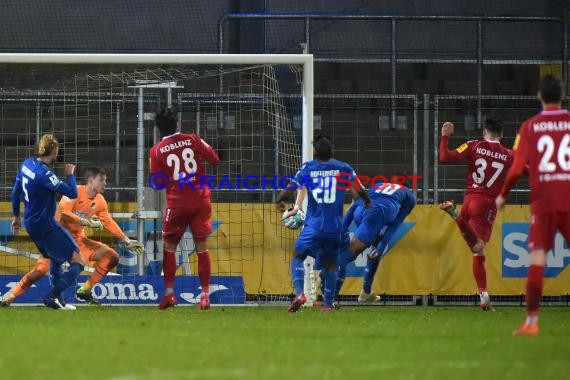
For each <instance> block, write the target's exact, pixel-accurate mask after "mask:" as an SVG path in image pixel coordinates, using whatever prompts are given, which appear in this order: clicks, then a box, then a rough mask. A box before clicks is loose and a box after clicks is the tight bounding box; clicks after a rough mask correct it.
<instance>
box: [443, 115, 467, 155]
mask: <svg viewBox="0 0 570 380" xmlns="http://www.w3.org/2000/svg"><path fill="white" fill-rule="evenodd" d="M454 131H455V125H453V123H451V122H449V121H447V122H445V123H443V126H442V127H441V138H440V139H439V162H441V163H442V164H446V163H452V162H459V161H463V160H464V159H466V158H467V154H468V151H469V149H468V148H469V146H468V145H467V144H462V145H461V146H460V147H459V148H457V149H454V150H449V137H450V136H452V135H453V132H454Z"/></svg>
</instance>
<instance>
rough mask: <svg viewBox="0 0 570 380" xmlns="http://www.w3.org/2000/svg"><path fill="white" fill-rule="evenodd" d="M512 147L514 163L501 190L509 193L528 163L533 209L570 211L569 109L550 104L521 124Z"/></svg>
mask: <svg viewBox="0 0 570 380" xmlns="http://www.w3.org/2000/svg"><path fill="white" fill-rule="evenodd" d="M513 148H514V150H515V163H514V164H513V167H512V169H511V171H510V172H509V174H508V177H507V181H506V182H505V186H504V188H503V191H502V192H501V194H502V195H503V196H504V197H506V195H507V194H508V192H509V190H510V189H511V188H512V187H513V186H514V184H515V183H516V181H517V180H518V178H519V177H520V175H521V173H522V170H523V169H522V168H524V166H526V165H528V168H529V174H530V192H531V211H532V212H533V213H543V212H570V202H569V201H568V197H569V196H570V113H568V111H567V110H564V109H560V107H558V106H553V107H547V108H546V109H545V110H544V111H542V112H541V113H540V114H538V115H536V116H534V117H532V118H530V119H529V120H527V121H525V122H524V123H523V124H522V126H521V128H520V129H519V133H518V135H517V138H516V140H515V144H514V146H513Z"/></svg>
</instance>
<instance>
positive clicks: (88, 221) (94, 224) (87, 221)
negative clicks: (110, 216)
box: [79, 216, 103, 231]
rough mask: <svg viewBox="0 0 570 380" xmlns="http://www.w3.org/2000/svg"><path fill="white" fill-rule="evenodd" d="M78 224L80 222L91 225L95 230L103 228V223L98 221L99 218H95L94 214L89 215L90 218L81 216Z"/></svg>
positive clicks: (83, 224) (87, 225)
mask: <svg viewBox="0 0 570 380" xmlns="http://www.w3.org/2000/svg"><path fill="white" fill-rule="evenodd" d="M79 224H81V225H82V226H86V227H91V228H93V229H94V230H96V231H102V230H103V224H102V223H101V222H100V221H99V218H97V217H96V216H93V217H91V219H85V218H82V219H81V220H80V221H79Z"/></svg>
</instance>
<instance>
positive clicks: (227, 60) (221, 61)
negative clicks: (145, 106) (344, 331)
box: [0, 53, 315, 304]
mask: <svg viewBox="0 0 570 380" xmlns="http://www.w3.org/2000/svg"><path fill="white" fill-rule="evenodd" d="M0 64H133V65H135V64H149V65H150V64H165V65H168V64H172V65H185V64H197V65H206V64H207V65H232V64H236V65H239V64H242V65H248V64H249V65H255V64H260V65H261V64H276V65H277V64H281V65H302V66H303V78H302V83H301V91H302V143H301V144H302V146H301V152H302V161H301V162H306V161H310V160H312V159H313V148H312V142H313V114H314V104H313V98H314V71H313V55H312V54H91V53H0ZM144 163H145V150H144V123H143V117H139V120H138V127H137V163H136V171H137V210H138V212H137V214H136V219H137V238H138V239H139V240H140V241H143V240H144V219H145V218H147V216H145V215H144V205H143V192H144V184H145V178H144ZM305 202H306V200H305ZM305 208H306V206H305ZM137 260H138V268H139V274H142V271H143V260H144V259H143V258H142V257H141V256H139V257H138V258H137ZM312 263H313V261H312V260H307V263H306V264H308V265H309V266H308V267H307V266H306V268H307V269H309V270H312ZM313 277H314V274H313ZM310 278H311V277H310V273H309V271H307V272H306V273H305V282H306V285H305V286H306V289H311V288H313V289H314V287H315V284H314V283H313V281H311V280H310ZM307 280H309V281H311V283H309V284H307V282H308V281H307ZM313 291H314V290H313ZM309 303H310V304H312V302H309Z"/></svg>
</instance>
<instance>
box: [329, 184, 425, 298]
mask: <svg viewBox="0 0 570 380" xmlns="http://www.w3.org/2000/svg"><path fill="white" fill-rule="evenodd" d="M402 178H405V177H402ZM368 196H369V197H370V200H371V202H372V207H370V208H369V209H365V208H364V202H362V199H357V200H356V201H355V202H354V203H353V204H352V205H351V207H350V208H349V209H348V211H347V212H346V214H345V215H344V219H343V231H342V243H341V249H340V252H339V255H338V281H337V285H336V295H335V300H338V295H339V293H340V289H341V288H342V285H343V284H344V279H345V276H346V266H347V265H348V263H350V262H352V261H354V260H355V259H356V258H357V257H358V255H360V254H361V253H362V252H363V251H364V250H365V249H366V248H368V247H372V248H373V249H372V251H371V252H370V253H369V254H368V257H367V262H366V269H365V270H364V275H363V278H362V290H361V291H360V294H359V295H358V302H376V301H379V300H380V296H378V295H376V294H375V293H374V292H372V282H373V281H374V276H375V275H376V271H377V270H378V265H379V264H380V259H381V258H382V256H383V255H384V254H385V253H386V252H387V250H386V248H388V243H389V241H390V239H391V238H392V236H393V235H394V233H395V232H396V231H397V230H398V228H399V227H400V225H401V224H402V223H403V222H404V219H405V218H406V216H408V215H409V214H410V212H412V210H413V208H414V207H415V206H416V198H415V197H414V194H413V193H412V192H411V191H410V189H408V188H407V187H406V186H404V185H402V184H399V183H396V182H394V183H390V182H377V183H375V184H374V185H373V186H371V187H370V189H369V190H368ZM353 221H354V223H355V224H356V231H355V232H354V236H353V237H352V239H349V236H348V228H349V226H350V224H351V223H352V222H353ZM385 251H386V252H385Z"/></svg>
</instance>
